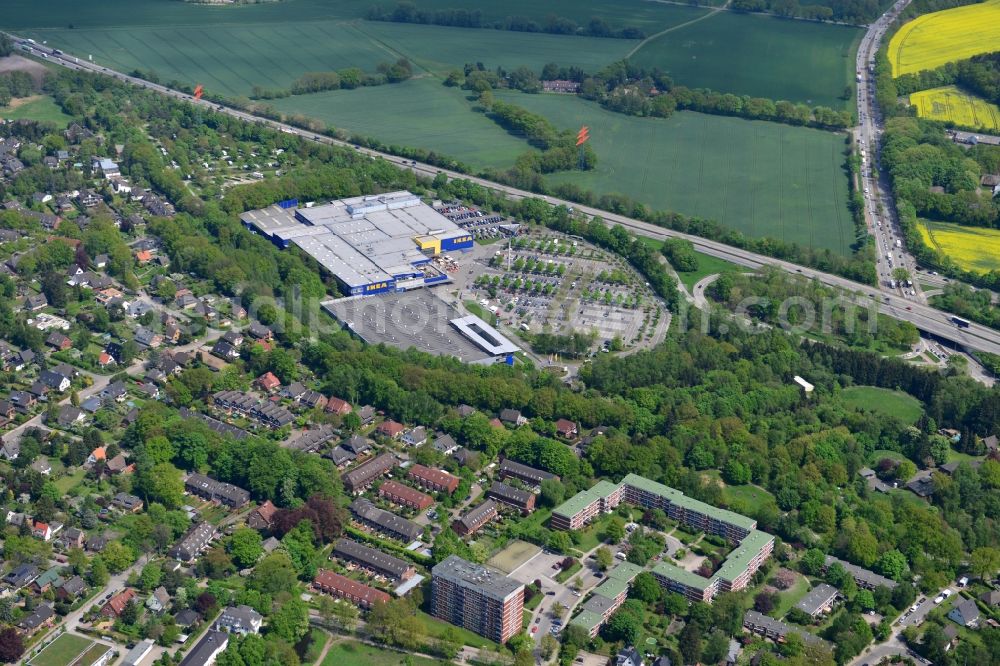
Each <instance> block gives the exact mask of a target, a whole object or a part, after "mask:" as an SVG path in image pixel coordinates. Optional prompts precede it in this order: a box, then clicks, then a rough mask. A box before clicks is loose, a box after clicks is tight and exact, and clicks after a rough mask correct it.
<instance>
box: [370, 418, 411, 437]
mask: <svg viewBox="0 0 1000 666" xmlns="http://www.w3.org/2000/svg"><path fill="white" fill-rule="evenodd" d="M405 429H406V428H404V427H403V424H402V423H397V422H395V421H392V420H389V421H382V423H379V424H378V427H377V428H375V432H376V433H378V434H379V435H383V436H385V437H388V438H390V439H398V438H399V437H400V435H402V434H403V431H404V430H405Z"/></svg>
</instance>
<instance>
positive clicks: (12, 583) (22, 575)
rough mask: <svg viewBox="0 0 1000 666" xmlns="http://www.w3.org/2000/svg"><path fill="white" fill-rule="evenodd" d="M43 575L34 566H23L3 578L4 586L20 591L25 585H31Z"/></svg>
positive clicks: (15, 568)
mask: <svg viewBox="0 0 1000 666" xmlns="http://www.w3.org/2000/svg"><path fill="white" fill-rule="evenodd" d="M39 575H41V571H39V569H38V567H36V566H35V565H34V564H22V565H20V566H17V567H14V569H12V570H11V572H10V573H8V574H7V575H6V576H4V577H3V582H4V585H6V586H7V587H10V588H11V589H14V590H20V589H21V588H22V587H24V586H25V585H30V584H31V582H32V581H34V580H35V579H36V578H38V576H39Z"/></svg>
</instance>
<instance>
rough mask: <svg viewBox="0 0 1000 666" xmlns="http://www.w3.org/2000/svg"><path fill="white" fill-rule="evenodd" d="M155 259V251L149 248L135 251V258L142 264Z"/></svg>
mask: <svg viewBox="0 0 1000 666" xmlns="http://www.w3.org/2000/svg"><path fill="white" fill-rule="evenodd" d="M152 259H153V253H152V252H150V251H149V250H140V251H139V252H136V253H135V260H136V261H138V262H139V263H140V264H148V263H149V262H150V261H152Z"/></svg>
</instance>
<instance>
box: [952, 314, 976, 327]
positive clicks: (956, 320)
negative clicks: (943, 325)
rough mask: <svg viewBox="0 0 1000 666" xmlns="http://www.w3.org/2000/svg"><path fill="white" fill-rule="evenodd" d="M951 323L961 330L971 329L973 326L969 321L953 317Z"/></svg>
mask: <svg viewBox="0 0 1000 666" xmlns="http://www.w3.org/2000/svg"><path fill="white" fill-rule="evenodd" d="M951 321H952V323H954V324H955V326H958V327H959V328H969V326H971V325H972V324H971V322H970V321H969V320H968V319H962V318H961V317H952V318H951Z"/></svg>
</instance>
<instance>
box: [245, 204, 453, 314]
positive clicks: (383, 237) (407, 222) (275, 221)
mask: <svg viewBox="0 0 1000 666" xmlns="http://www.w3.org/2000/svg"><path fill="white" fill-rule="evenodd" d="M240 220H241V221H242V222H243V226H245V227H246V228H247V229H249V230H250V231H252V232H254V233H257V234H260V235H262V236H265V237H266V238H268V239H269V240H270V241H271V242H272V243H274V244H275V245H277V246H278V247H280V248H288V247H289V246H291V245H295V246H297V247H298V248H300V249H301V250H302V251H303V252H305V253H306V254H308V255H309V256H311V257H312V258H313V259H315V260H316V261H317V262H318V263H319V264H320V265H321V266H323V268H325V269H326V270H327V271H329V272H330V274H331V275H333V276H334V277H335V278H336V279H337V282H338V283H339V284H340V288H341V291H342V292H343V293H344V294H345V295H347V296H359V295H368V294H378V293H382V292H391V291H406V290H408V289H414V288H416V287H422V286H425V285H433V284H437V283H439V282H445V281H447V280H448V275H447V274H446V273H444V272H443V271H441V270H440V269H439V268H438V267H437V266H435V265H434V264H433V263H431V257H433V256H435V255H438V254H441V253H442V252H451V251H457V250H465V249H468V248H470V247H472V244H473V238H472V234H471V233H470V232H469V231H466V230H465V229H462V228H461V227H459V226H458V225H457V224H455V223H454V222H452V221H451V220H449V219H447V218H446V217H444V216H443V215H441V214H440V213H438V212H437V211H435V210H434V209H433V208H431V207H430V206H428V205H427V204H425V203H423V202H422V201H420V197H418V196H417V195H415V194H412V193H410V192H407V191H400V192H391V193H388V194H379V195H373V196H362V197H353V198H350V199H341V200H339V201H334V202H332V203H329V204H325V205H321V206H312V205H307V206H304V207H299V206H298V202H296V201H294V200H292V201H283V202H281V203H279V204H276V205H274V206H271V207H269V208H263V209H260V210H252V211H247V212H246V213H243V214H242V215H241V216H240Z"/></svg>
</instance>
